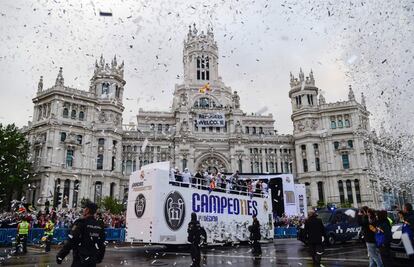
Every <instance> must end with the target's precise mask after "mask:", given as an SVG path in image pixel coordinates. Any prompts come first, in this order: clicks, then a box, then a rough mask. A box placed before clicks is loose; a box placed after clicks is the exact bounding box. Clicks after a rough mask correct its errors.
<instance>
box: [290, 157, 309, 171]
mask: <svg viewBox="0 0 414 267" xmlns="http://www.w3.org/2000/svg"><path fill="white" fill-rule="evenodd" d="M302 162H303V172H308V160H307V159H303V160H302ZM285 169H286V166H285ZM285 172H286V170H285Z"/></svg>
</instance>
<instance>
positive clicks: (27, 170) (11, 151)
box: [0, 124, 32, 210]
mask: <svg viewBox="0 0 414 267" xmlns="http://www.w3.org/2000/svg"><path fill="white" fill-rule="evenodd" d="M28 155H29V142H27V140H26V138H25V136H24V134H23V133H22V132H20V131H19V129H18V128H17V127H16V126H15V125H14V124H9V125H7V126H3V125H2V124H0V199H2V200H3V201H2V202H0V209H4V208H6V209H7V210H10V203H11V202H12V200H13V198H18V199H19V200H20V198H21V196H22V194H23V192H24V186H25V185H26V184H28V183H29V181H30V178H31V176H32V172H31V164H30V162H29V159H28Z"/></svg>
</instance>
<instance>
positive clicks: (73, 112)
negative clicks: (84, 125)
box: [70, 109, 76, 120]
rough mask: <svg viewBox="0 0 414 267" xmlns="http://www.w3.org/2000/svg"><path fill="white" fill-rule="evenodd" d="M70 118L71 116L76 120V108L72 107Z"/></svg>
mask: <svg viewBox="0 0 414 267" xmlns="http://www.w3.org/2000/svg"><path fill="white" fill-rule="evenodd" d="M70 118H71V119H72V120H75V119H76V110H74V109H72V111H71V113H70Z"/></svg>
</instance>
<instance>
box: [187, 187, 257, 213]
mask: <svg viewBox="0 0 414 267" xmlns="http://www.w3.org/2000/svg"><path fill="white" fill-rule="evenodd" d="M192 210H193V212H196V213H200V212H201V213H218V214H228V215H232V214H234V215H250V216H251V215H253V214H257V201H256V200H246V199H238V198H235V197H226V196H215V195H207V194H199V193H193V196H192Z"/></svg>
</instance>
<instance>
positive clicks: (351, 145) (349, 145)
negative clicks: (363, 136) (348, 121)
mask: <svg viewBox="0 0 414 267" xmlns="http://www.w3.org/2000/svg"><path fill="white" fill-rule="evenodd" d="M348 147H349V148H353V147H354V142H353V141H352V140H348Z"/></svg>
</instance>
